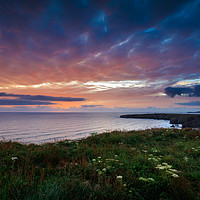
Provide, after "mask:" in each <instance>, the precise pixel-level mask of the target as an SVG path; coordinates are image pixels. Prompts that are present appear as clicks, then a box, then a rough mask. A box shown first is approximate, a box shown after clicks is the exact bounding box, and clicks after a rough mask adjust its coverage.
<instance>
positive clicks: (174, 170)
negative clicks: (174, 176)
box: [169, 169, 177, 172]
mask: <svg viewBox="0 0 200 200" xmlns="http://www.w3.org/2000/svg"><path fill="white" fill-rule="evenodd" d="M169 170H170V171H172V172H177V170H176V169H169Z"/></svg>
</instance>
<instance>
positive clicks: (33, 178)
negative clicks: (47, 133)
mask: <svg viewBox="0 0 200 200" xmlns="http://www.w3.org/2000/svg"><path fill="white" fill-rule="evenodd" d="M199 198H200V132H199V130H192V129H150V130H144V131H129V132H124V131H123V132H120V131H113V132H107V133H103V134H100V135H96V134H91V137H88V138H86V139H82V140H80V141H60V142H55V143H48V144H43V145H34V144H30V145H25V144H20V143H17V142H11V141H10V142H5V141H2V142H0V199H2V200H12V199H17V200H20V199H27V200H33V199H38V200H43V199H45V200H46V199H49V200H50V199H51V200H54V199H87V200H89V199H92V200H94V199H112V200H113V199H136V200H143V199H148V200H151V199H152V200H156V199H159V200H171V199H188V200H197V199H199Z"/></svg>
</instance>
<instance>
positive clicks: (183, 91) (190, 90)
mask: <svg viewBox="0 0 200 200" xmlns="http://www.w3.org/2000/svg"><path fill="white" fill-rule="evenodd" d="M165 94H167V96H169V97H171V98H174V97H175V96H176V95H179V96H182V95H184V96H188V97H200V85H195V86H194V87H167V88H165Z"/></svg>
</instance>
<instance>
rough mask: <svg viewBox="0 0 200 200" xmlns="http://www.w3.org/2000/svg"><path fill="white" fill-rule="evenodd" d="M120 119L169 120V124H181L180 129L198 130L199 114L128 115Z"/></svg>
mask: <svg viewBox="0 0 200 200" xmlns="http://www.w3.org/2000/svg"><path fill="white" fill-rule="evenodd" d="M120 117H121V118H140V119H158V120H170V124H182V128H200V115H199V114H165V113H155V114H130V115H121V116H120Z"/></svg>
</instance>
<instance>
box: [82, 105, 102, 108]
mask: <svg viewBox="0 0 200 200" xmlns="http://www.w3.org/2000/svg"><path fill="white" fill-rule="evenodd" d="M100 106H103V105H81V108H95V107H100Z"/></svg>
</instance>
